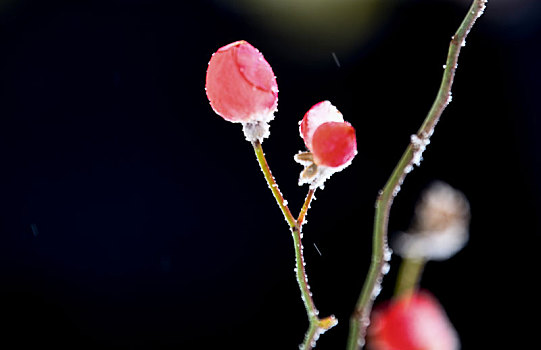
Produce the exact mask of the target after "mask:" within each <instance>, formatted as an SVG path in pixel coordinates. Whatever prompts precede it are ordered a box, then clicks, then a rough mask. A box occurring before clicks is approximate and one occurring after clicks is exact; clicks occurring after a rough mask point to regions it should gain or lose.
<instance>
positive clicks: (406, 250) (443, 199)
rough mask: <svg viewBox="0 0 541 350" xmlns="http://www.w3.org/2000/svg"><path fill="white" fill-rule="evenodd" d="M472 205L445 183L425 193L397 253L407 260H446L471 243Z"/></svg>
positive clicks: (397, 246)
mask: <svg viewBox="0 0 541 350" xmlns="http://www.w3.org/2000/svg"><path fill="white" fill-rule="evenodd" d="M469 222H470V205H469V203H468V200H467V199H466V197H465V196H464V194H463V193H462V192H460V191H458V190H455V189H454V188H452V187H451V186H449V185H448V184H446V183H443V182H435V183H433V184H432V185H431V186H430V187H429V188H428V189H427V190H425V191H424V193H423V195H422V198H421V200H420V201H419V202H418V203H417V206H416V207H415V217H414V222H413V225H412V227H411V229H410V230H408V232H407V233H401V234H400V235H399V236H398V237H397V239H396V241H395V244H394V250H395V251H396V252H398V253H399V254H400V255H401V256H402V257H404V258H416V259H428V260H445V259H448V258H450V257H451V256H453V255H454V254H456V253H457V252H458V251H460V249H462V248H463V247H464V245H466V243H467V242H468V236H469V233H468V226H469Z"/></svg>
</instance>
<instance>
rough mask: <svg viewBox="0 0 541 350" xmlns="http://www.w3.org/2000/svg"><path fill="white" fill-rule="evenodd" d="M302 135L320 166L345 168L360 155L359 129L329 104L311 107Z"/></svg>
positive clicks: (302, 122)
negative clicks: (358, 143)
mask: <svg viewBox="0 0 541 350" xmlns="http://www.w3.org/2000/svg"><path fill="white" fill-rule="evenodd" d="M300 133H301V137H302V138H303V140H304V143H305V145H306V147H307V148H308V149H309V150H310V151H311V152H312V154H313V160H314V163H315V164H317V165H319V166H326V167H331V168H338V167H341V166H343V165H346V164H348V163H349V162H350V161H351V160H352V159H353V157H355V154H356V153H357V140H356V137H355V129H354V128H353V126H351V124H349V123H347V122H345V121H344V118H343V117H342V114H341V113H340V112H339V111H338V110H337V109H336V107H334V106H333V105H332V104H331V103H330V102H329V101H323V102H319V103H317V104H316V105H314V106H313V107H312V108H310V110H309V111H308V112H307V113H306V114H305V115H304V118H303V119H302V121H301V123H300Z"/></svg>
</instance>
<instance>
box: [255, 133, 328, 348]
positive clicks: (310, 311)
mask: <svg viewBox="0 0 541 350" xmlns="http://www.w3.org/2000/svg"><path fill="white" fill-rule="evenodd" d="M252 146H253V147H254V151H255V154H256V158H257V161H258V162H259V165H260V166H261V171H263V175H264V176H265V179H266V180H267V184H268V185H269V188H270V190H271V191H272V194H273V195H274V198H275V199H276V203H277V204H278V206H279V207H280V209H281V210H282V213H283V214H284V218H285V220H286V222H287V223H288V225H289V227H290V229H291V234H292V236H293V244H294V248H295V275H296V277H297V283H298V284H299V289H300V291H301V298H302V301H303V303H304V307H305V309H306V314H307V315H308V321H309V322H310V326H309V328H308V331H307V332H306V335H305V337H304V342H303V344H302V345H301V346H300V349H303V350H310V349H312V348H313V347H314V346H315V344H316V341H317V340H318V338H319V336H320V335H321V334H323V333H325V331H327V330H329V329H331V328H332V327H334V326H335V325H336V324H337V323H338V321H337V320H336V318H335V317H334V316H329V317H326V318H324V319H320V318H319V317H318V314H319V311H318V310H317V308H316V306H315V304H314V300H313V298H312V292H310V286H309V285H308V278H307V276H306V269H305V263H304V256H303V253H302V251H303V247H302V232H301V229H302V225H303V223H304V222H305V218H306V214H307V212H308V209H309V208H310V203H311V202H312V199H313V198H314V192H315V191H316V190H315V189H310V190H309V191H308V194H307V196H306V200H305V201H304V204H303V206H302V209H301V211H300V213H299V216H298V218H297V219H295V218H294V217H293V215H292V214H291V211H290V210H289V207H288V206H287V201H286V200H285V199H284V197H283V195H282V193H281V192H280V190H279V189H278V184H277V183H276V181H275V179H274V177H273V176H272V173H271V171H270V168H269V165H268V163H267V160H266V159H265V153H264V152H263V147H262V146H261V142H259V141H257V140H256V141H253V142H252Z"/></svg>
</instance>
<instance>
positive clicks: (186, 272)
mask: <svg viewBox="0 0 541 350" xmlns="http://www.w3.org/2000/svg"><path fill="white" fill-rule="evenodd" d="M512 3H513V2H512V1H509V2H506V1H504V0H500V1H498V0H494V1H493V4H492V3H489V5H488V7H487V11H486V13H485V16H483V17H482V18H481V19H480V20H479V21H478V23H477V24H476V26H475V27H474V29H473V31H472V33H471V34H470V36H469V37H468V39H467V45H466V47H465V48H464V50H463V52H462V55H461V57H460V60H459V67H458V71H457V77H456V81H455V85H454V87H453V102H452V103H451V104H450V105H449V107H448V108H447V110H446V111H445V112H444V115H443V117H442V120H441V122H440V123H439V124H438V126H437V128H436V132H435V134H434V136H433V137H432V140H431V141H432V143H431V144H430V145H429V147H428V150H427V151H426V152H425V154H424V160H423V162H422V166H421V167H420V168H417V169H415V171H414V172H412V173H411V174H410V175H409V176H408V178H407V179H406V182H405V184H404V186H402V191H401V192H400V194H399V196H398V197H397V199H396V200H395V203H394V206H393V209H392V213H391V220H390V232H391V233H393V232H396V231H399V230H405V229H407V227H408V225H409V223H410V219H411V214H412V212H413V208H414V204H415V201H416V199H417V197H418V195H419V193H420V192H421V191H422V189H423V188H424V187H425V186H426V185H428V184H429V183H430V182H431V181H432V180H435V179H439V180H443V181H446V182H448V183H450V184H451V185H452V186H454V187H456V188H458V189H460V190H461V191H463V192H464V193H465V194H466V196H467V197H468V198H469V200H470V204H471V210H472V221H471V231H470V234H471V238H470V242H469V244H468V246H467V247H466V248H465V249H464V250H463V251H461V252H460V253H458V254H457V255H456V256H455V257H453V258H451V259H450V260H448V261H445V262H431V263H429V264H428V265H427V267H426V270H425V274H424V278H423V281H422V286H423V287H424V288H426V289H429V290H430V291H431V292H432V293H433V294H435V295H436V296H437V298H438V299H439V300H440V301H441V303H442V304H443V305H444V307H445V309H446V311H447V313H448V315H449V318H450V319H451V321H452V322H453V324H454V325H455V327H456V329H457V331H458V332H459V334H460V337H461V340H462V345H463V348H465V349H474V348H495V347H497V348H503V347H505V346H507V347H508V348H514V349H518V348H525V347H529V344H534V341H536V339H537V334H536V333H535V332H536V330H537V325H538V324H539V301H538V300H539V299H538V297H539V296H538V293H537V289H536V287H535V283H536V281H537V280H538V276H539V269H538V266H539V258H538V251H539V244H540V220H539V212H540V209H541V202H540V200H541V187H540V186H539V183H538V179H539V178H540V176H541V173H540V169H541V168H540V160H541V158H540V152H539V150H540V144H539V142H540V141H539V137H538V135H539V133H540V131H541V124H540V123H539V120H540V118H541V114H540V113H541V108H540V104H539V98H540V96H541V83H540V79H541V68H540V67H541V65H540V63H541V49H540V46H541V45H540V44H541V20H540V19H541V6H540V5H541V4H540V3H539V2H535V1H531V2H528V1H519V2H515V5H512ZM0 5H1V6H2V7H0V160H1V163H0V165H1V166H0V318H1V322H2V323H3V326H2V327H0V346H1V347H2V348H13V349H17V348H26V347H28V346H39V347H45V346H54V347H55V348H58V349H64V348H66V349H67V348H70V349H86V348H88V349H91V348H92V349H95V348H115V349H151V348H152V349H173V348H175V349H211V348H212V349H214V348H235V349H254V348H260V349H271V348H272V349H295V348H296V347H297V345H298V344H299V343H300V342H301V341H302V338H303V335H304V332H305V330H306V327H307V325H308V322H307V319H306V316H305V311H304V308H303V306H302V303H301V300H300V297H299V291H298V289H297V285H296V281H295V277H294V273H293V267H294V255H293V245H292V240H291V237H290V234H289V231H288V227H287V225H286V223H285V222H284V220H283V218H282V214H281V213H280V211H279V209H278V207H277V206H276V205H275V203H274V199H273V197H272V195H271V194H270V192H269V191H268V189H267V185H266V184H265V182H264V179H263V177H262V175H261V173H260V170H259V166H258V165H257V163H256V162H255V157H254V155H253V151H252V150H251V146H250V145H249V144H248V143H247V142H245V141H244V139H243V135H242V132H241V128H240V126H239V125H235V124H230V123H227V122H225V121H223V120H222V119H221V118H219V117H218V116H216V115H215V114H214V113H213V112H212V110H211V108H210V106H209V105H208V101H207V99H206V96H205V93H204V79H205V71H206V65H207V63H208V60H209V58H210V55H211V54H212V53H213V52H214V51H215V50H216V49H218V48H219V47H220V46H223V45H225V44H227V43H229V42H232V41H235V40H239V39H245V40H248V41H249V42H250V43H252V44H253V45H254V46H256V47H257V48H258V49H259V50H261V51H262V52H263V54H264V55H265V57H266V59H267V60H268V61H269V63H270V64H271V65H272V67H273V69H274V72H275V74H276V76H277V79H278V86H279V88H280V94H279V98H280V100H279V111H278V112H277V114H276V119H275V120H274V121H273V122H272V124H271V137H270V138H269V139H268V140H266V141H265V142H264V144H263V146H264V149H265V152H266V154H267V159H268V161H269V163H270V166H271V168H272V171H273V173H274V175H275V177H276V178H277V181H278V183H279V185H280V187H281V190H282V191H283V192H284V194H285V196H286V198H287V199H288V201H289V205H290V208H291V209H292V211H293V212H295V213H296V212H297V211H298V209H299V208H300V206H301V205H302V202H303V200H304V195H305V192H306V187H304V188H299V187H298V186H297V183H296V182H297V177H298V173H299V171H300V170H301V167H300V166H299V165H298V164H296V163H294V161H293V158H292V156H293V155H294V154H295V153H296V152H297V151H298V150H301V149H302V147H303V144H302V140H301V139H300V137H299V136H298V129H297V128H298V126H297V122H298V120H300V119H301V118H302V116H303V114H304V113H305V112H306V110H308V108H309V107H311V106H312V105H313V104H314V103H316V102H319V101H321V100H324V99H329V100H331V102H332V103H333V104H335V105H336V106H337V107H338V108H339V109H340V110H341V112H342V113H343V114H344V116H345V118H346V120H348V121H349V122H351V123H352V124H353V125H354V126H355V128H356V130H357V141H358V150H359V153H358V155H357V156H356V158H355V159H354V161H353V163H352V165H351V166H350V167H349V168H347V169H346V170H344V171H343V172H341V173H339V174H336V175H334V176H333V178H331V179H330V180H329V181H328V182H327V185H326V188H325V190H324V191H319V192H318V193H317V194H316V197H317V200H316V201H315V202H314V203H313V205H312V209H311V210H310V212H309V214H308V221H309V223H308V224H307V225H306V226H305V228H304V246H305V250H304V251H305V257H306V260H307V272H308V276H309V278H310V284H311V287H312V291H313V292H314V298H315V302H316V305H317V306H318V308H319V309H320V311H321V315H322V316H326V315H329V314H331V313H333V314H335V315H336V316H337V317H338V319H339V321H340V323H339V325H338V326H337V327H336V328H335V329H333V330H331V331H329V332H328V333H327V334H325V335H323V336H322V337H321V339H320V341H319V342H318V348H319V349H340V348H344V346H345V341H346V337H347V331H348V318H349V315H350V313H351V310H352V308H353V305H354V303H355V301H356V298H357V296H358V293H359V291H360V288H361V286H362V283H363V279H364V276H365V273H366V271H367V268H368V265H369V262H370V251H371V249H370V245H371V230H372V216H373V211H374V209H373V206H374V201H375V198H376V195H377V192H378V190H379V189H380V188H381V187H382V186H383V184H384V183H385V181H386V179H387V177H388V176H389V174H390V172H391V170H392V168H393V167H394V165H395V164H396V162H397V160H398V159H399V157H400V155H401V154H402V152H403V150H404V149H405V147H406V145H407V143H408V141H409V136H410V134H412V133H414V132H415V131H416V130H417V128H418V127H419V126H420V124H421V122H422V119H423V118H424V116H425V114H426V112H427V111H428V109H429V107H430V104H431V102H432V100H433V98H434V96H435V93H436V90H437V88H438V86H439V82H440V79H441V74H442V64H443V63H444V61H445V56H446V52H447V47H448V44H449V40H450V37H451V35H452V34H453V32H454V31H455V30H456V28H457V26H458V24H459V22H460V21H461V20H462V17H463V15H464V14H465V11H466V8H467V2H465V1H428V0H427V1H393V2H392V6H391V7H390V9H389V10H388V12H387V13H386V17H385V18H384V19H383V18H382V19H381V20H380V23H379V25H378V26H377V28H374V29H373V30H372V31H371V32H370V35H368V36H367V37H368V38H367V39H366V40H364V41H362V42H359V44H358V45H357V46H355V47H353V48H350V49H349V50H347V51H343V52H341V51H340V50H339V49H336V50H333V48H332V45H331V46H330V47H329V46H325V45H324V44H322V45H321V47H312V51H311V52H310V55H307V56H306V57H304V56H303V50H304V49H303V47H302V45H295V44H294V43H293V41H290V42H287V41H284V42H283V43H282V42H280V41H281V40H283V38H281V37H280V36H279V35H278V34H276V35H275V34H274V33H273V31H272V30H270V29H268V27H265V26H260V25H258V18H257V16H265V14H264V13H258V14H257V15H254V14H250V12H249V11H241V10H239V9H238V8H237V7H231V6H228V4H227V2H217V1H192V2H182V1H165V0H163V1H160V0H156V1H150V0H147V1H145V0H133V1H120V0H117V1H24V0H20V1H16V0H12V1H10V2H8V3H5V2H0ZM254 16H255V17H254ZM333 52H335V54H336V57H337V58H338V59H339V63H340V65H339V66H338V65H337V63H336V62H335V60H334V58H333V55H332V53H333ZM314 244H315V245H317V248H318V249H319V250H320V252H321V255H320V254H319V253H318V251H317V250H316V248H315V246H314ZM399 261H400V259H399V258H398V257H396V256H393V260H392V270H391V272H390V274H389V275H388V276H387V278H386V279H385V281H384V284H383V287H384V289H383V292H382V294H381V295H380V298H379V299H378V301H382V300H385V299H388V298H389V297H390V296H391V294H392V289H393V287H394V282H393V281H394V278H395V277H396V270H397V268H398V264H399ZM8 344H11V345H9V346H8ZM504 344H505V345H504Z"/></svg>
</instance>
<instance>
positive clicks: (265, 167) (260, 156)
mask: <svg viewBox="0 0 541 350" xmlns="http://www.w3.org/2000/svg"><path fill="white" fill-rule="evenodd" d="M252 146H253V147H254V151H255V156H256V157H257V161H258V163H259V166H260V167H261V171H262V172H263V175H264V176H265V180H267V184H268V185H269V188H270V190H271V191H272V194H273V195H274V198H275V199H276V203H278V206H279V207H280V209H281V210H282V213H283V214H284V218H285V219H286V221H287V223H288V224H289V227H290V228H291V229H292V230H293V229H295V227H296V226H297V220H295V218H294V217H293V215H292V214H291V211H290V210H289V207H288V206H287V201H286V200H285V199H284V196H282V192H280V189H279V188H278V184H277V183H276V181H275V180H274V176H272V173H271V171H270V168H269V164H268V163H267V159H266V158H265V153H264V152H263V147H262V146H261V142H259V141H254V142H252Z"/></svg>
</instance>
